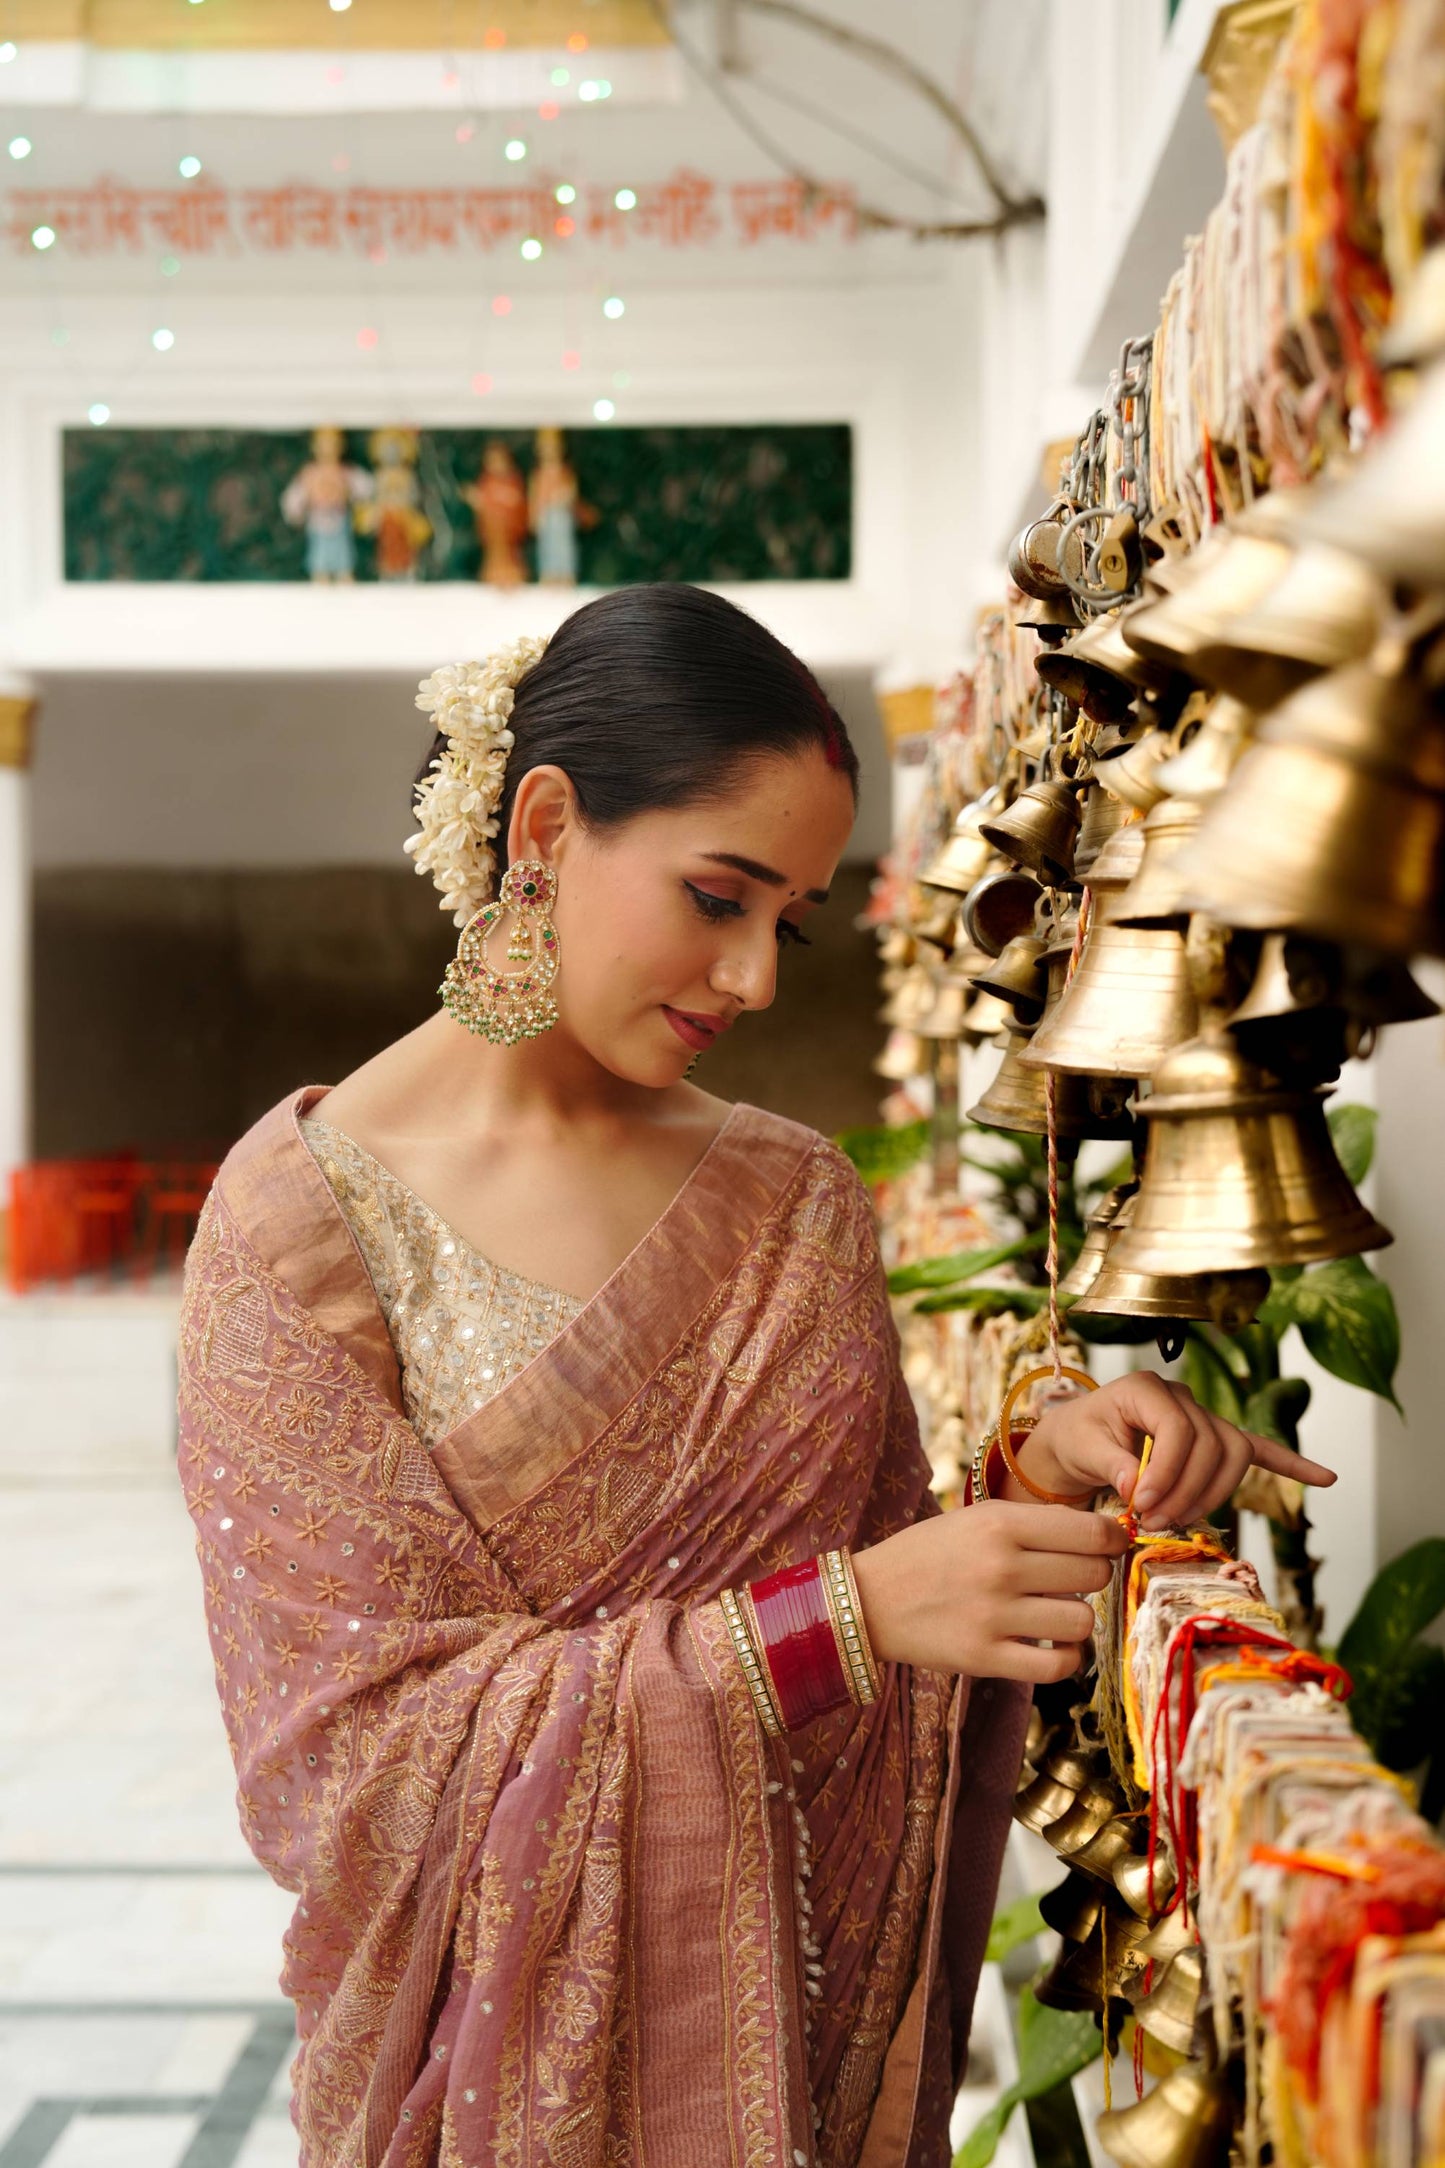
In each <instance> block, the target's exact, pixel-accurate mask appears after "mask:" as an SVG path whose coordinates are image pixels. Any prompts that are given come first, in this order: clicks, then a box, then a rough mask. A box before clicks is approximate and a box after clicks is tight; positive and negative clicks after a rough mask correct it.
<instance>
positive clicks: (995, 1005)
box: [963, 994, 1018, 1046]
mask: <svg viewBox="0 0 1445 2168" xmlns="http://www.w3.org/2000/svg"><path fill="white" fill-rule="evenodd" d="M1017 1021H1018V1019H1017V1018H1016V1017H1015V1015H1014V1012H1013V1010H1012V1008H1011V1007H1010V1005H1009V1003H1008V1002H1006V1001H1000V1000H999V998H998V995H997V994H975V995H974V997H973V999H972V1001H971V1002H970V1003H969V1005H968V1007H967V1008H966V1009H965V1010H964V1012H963V1036H964V1040H965V1041H966V1043H967V1044H968V1045H969V1046H983V1045H985V1044H986V1043H987V1042H988V1041H989V1040H990V1039H997V1038H998V1037H999V1036H1000V1035H1001V1034H1002V1033H1003V1032H1005V1031H1008V1030H1011V1029H1012V1027H1013V1025H1014V1024H1015V1023H1017Z"/></svg>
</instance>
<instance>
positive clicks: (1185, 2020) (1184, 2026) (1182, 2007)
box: [1134, 1922, 1204, 2055]
mask: <svg viewBox="0 0 1445 2168" xmlns="http://www.w3.org/2000/svg"><path fill="white" fill-rule="evenodd" d="M1140 1924H1141V1926H1142V1922H1141V1923H1140ZM1203 2000H1204V1955H1203V1952H1202V1951H1201V1950H1199V1949H1197V1948H1195V1949H1187V1950H1181V1951H1180V1952H1179V1955H1178V1956H1177V1957H1175V1958H1173V1959H1172V1960H1171V1962H1170V1963H1169V1964H1168V1965H1166V1967H1165V1969H1164V1972H1163V1974H1162V1976H1161V1977H1160V1978H1159V1979H1157V1980H1156V1981H1155V1982H1154V1985H1153V1986H1152V1987H1151V1988H1150V1990H1149V1992H1148V1994H1147V1995H1145V1996H1143V1997H1141V1999H1140V2000H1139V2001H1138V2002H1137V2003H1136V2004H1135V2006H1134V2018H1135V2022H1136V2023H1137V2024H1139V2025H1142V2026H1143V2028H1144V2030H1145V2032H1146V2033H1149V2034H1150V2035H1152V2037H1153V2038H1154V2039H1155V2040H1162V2041H1163V2043H1164V2045H1165V2047H1166V2048H1173V2050H1174V2052H1175V2054H1176V2055H1187V2054H1188V2053H1189V2052H1190V2049H1191V2048H1192V2047H1193V2045H1194V2028H1195V2025H1196V2024H1197V2022H1198V2019H1199V2006H1200V2004H1201V2003H1202V2002H1203Z"/></svg>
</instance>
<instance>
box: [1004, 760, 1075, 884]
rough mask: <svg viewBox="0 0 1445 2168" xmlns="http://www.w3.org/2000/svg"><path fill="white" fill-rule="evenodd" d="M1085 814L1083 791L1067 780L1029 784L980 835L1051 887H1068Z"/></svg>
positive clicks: (1072, 873)
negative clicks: (1083, 814)
mask: <svg viewBox="0 0 1445 2168" xmlns="http://www.w3.org/2000/svg"><path fill="white" fill-rule="evenodd" d="M1081 817H1082V816H1081V814H1080V810H1079V797H1078V792H1077V791H1076V790H1074V789H1073V788H1072V787H1071V786H1070V785H1069V784H1068V783H1061V782H1039V783H1030V784H1029V785H1028V787H1027V789H1025V790H1021V791H1020V792H1019V794H1018V796H1017V798H1015V800H1014V802H1013V804H1012V805H1011V806H1009V807H1008V808H1007V809H1006V810H1005V811H1004V812H1002V813H998V814H994V815H991V816H990V817H989V818H988V819H986V820H985V821H984V822H983V823H982V824H981V826H980V829H979V833H980V834H981V835H982V836H984V837H985V838H986V840H987V841H988V842H990V843H991V844H992V845H993V846H994V849H995V850H999V851H1002V852H1003V854H1004V856H1005V858H1011V859H1012V860H1013V862H1014V864H1015V865H1018V866H1027V868H1028V869H1029V871H1030V872H1031V873H1036V874H1037V875H1038V877H1039V879H1040V880H1041V881H1043V882H1045V883H1046V884H1047V885H1048V886H1049V887H1050V888H1063V887H1067V886H1068V884H1069V883H1070V882H1071V881H1072V880H1073V877H1074V846H1075V844H1076V843H1077V841H1078V836H1079V823H1080V820H1081Z"/></svg>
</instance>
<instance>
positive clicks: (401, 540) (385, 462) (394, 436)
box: [357, 429, 432, 580]
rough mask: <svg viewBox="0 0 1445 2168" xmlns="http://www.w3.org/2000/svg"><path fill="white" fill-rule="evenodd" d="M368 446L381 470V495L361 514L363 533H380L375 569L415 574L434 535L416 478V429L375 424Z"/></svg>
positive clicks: (398, 575) (391, 574)
mask: <svg viewBox="0 0 1445 2168" xmlns="http://www.w3.org/2000/svg"><path fill="white" fill-rule="evenodd" d="M367 450H368V451H369V453H370V455H371V461H372V465H373V467H374V468H375V470H376V495H375V497H374V498H373V499H372V501H371V502H370V503H369V504H367V505H364V506H363V507H362V509H361V511H360V512H359V513H358V514H357V524H358V526H360V527H361V528H362V530H363V532H364V533H366V534H374V535H375V536H376V571H377V577H378V578H379V579H383V580H414V579H415V578H416V560H417V553H418V551H419V550H420V549H421V547H422V544H423V543H424V542H428V541H430V539H431V531H432V529H431V521H430V520H429V519H428V518H427V516H426V514H425V512H423V510H422V509H421V488H420V484H419V483H418V481H417V474H416V458H417V450H418V439H417V432H416V431H415V430H414V429H374V430H373V431H372V433H371V436H370V438H369V439H368V441H367Z"/></svg>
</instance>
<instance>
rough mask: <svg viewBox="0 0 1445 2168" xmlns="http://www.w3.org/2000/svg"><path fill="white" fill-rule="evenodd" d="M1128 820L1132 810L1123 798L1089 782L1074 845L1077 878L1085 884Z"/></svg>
mask: <svg viewBox="0 0 1445 2168" xmlns="http://www.w3.org/2000/svg"><path fill="white" fill-rule="evenodd" d="M1128 817H1129V808H1128V806H1126V805H1125V803H1124V801H1123V799H1122V798H1116V797H1115V796H1114V794H1113V792H1112V791H1108V790H1105V789H1104V788H1103V786H1102V785H1101V784H1098V783H1090V785H1089V787H1088V789H1087V790H1086V791H1085V792H1084V806H1083V819H1082V821H1081V822H1080V824H1079V840H1078V842H1077V843H1076V844H1075V845H1074V878H1075V880H1076V881H1086V880H1087V879H1088V877H1089V872H1090V869H1091V867H1093V866H1094V864H1095V863H1096V862H1097V860H1098V857H1099V854H1100V852H1101V851H1102V850H1103V848H1104V846H1105V844H1106V843H1108V842H1109V840H1110V838H1111V837H1113V836H1115V835H1117V834H1118V832H1119V830H1120V829H1121V828H1122V827H1123V825H1124V823H1125V821H1126V820H1127V819H1128Z"/></svg>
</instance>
